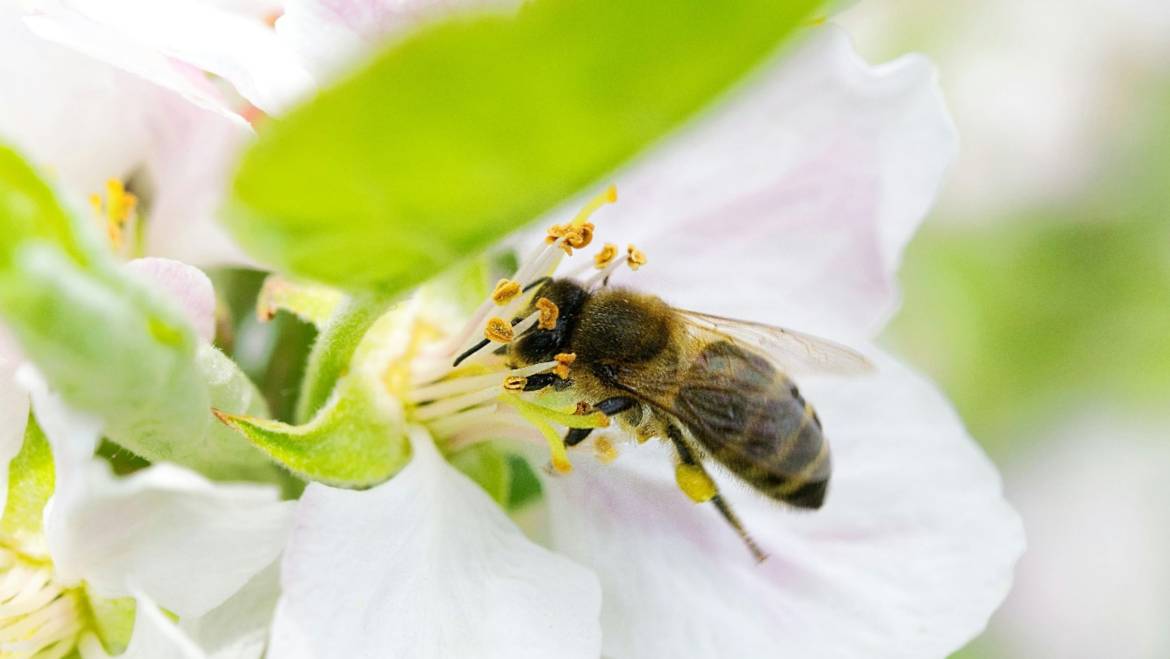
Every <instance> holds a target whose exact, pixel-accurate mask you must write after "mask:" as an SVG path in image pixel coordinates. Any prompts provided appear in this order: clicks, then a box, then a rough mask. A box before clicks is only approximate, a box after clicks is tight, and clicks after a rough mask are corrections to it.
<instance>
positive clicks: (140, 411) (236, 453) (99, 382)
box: [0, 147, 275, 477]
mask: <svg viewBox="0 0 1170 659" xmlns="http://www.w3.org/2000/svg"><path fill="white" fill-rule="evenodd" d="M93 234H94V232H93V230H92V228H91V227H89V226H88V225H86V224H84V223H82V222H80V221H78V220H76V219H75V218H74V217H73V216H72V215H71V214H70V213H68V211H67V210H65V209H64V208H63V206H62V205H61V204H60V203H59V202H58V200H57V197H56V195H55V194H54V192H53V191H52V189H51V188H50V187H49V186H48V185H47V184H45V183H44V182H43V181H42V180H41V179H40V178H39V177H38V176H37V175H36V173H35V172H34V171H33V169H32V168H31V167H30V166H29V165H28V164H27V163H26V162H25V161H24V160H23V159H22V158H21V157H20V156H19V155H17V154H16V153H15V152H14V151H12V150H10V149H7V148H5V147H0V236H2V238H0V314H2V315H3V317H4V321H5V324H6V326H7V327H8V328H9V329H11V330H12V332H13V334H15V335H16V338H17V339H18V340H19V342H20V345H21V348H22V350H23V351H24V354H25V355H26V356H28V357H29V358H30V359H31V360H32V361H33V362H35V363H36V365H37V367H38V369H39V370H40V371H41V372H42V373H43V374H44V375H45V377H46V378H47V379H48V381H49V383H50V384H51V385H52V387H53V388H54V389H55V390H56V391H58V392H59V393H60V395H61V396H62V397H63V398H64V399H65V400H66V401H68V402H69V403H70V404H71V405H74V406H76V407H77V408H79V409H82V410H86V411H88V412H91V413H94V414H97V415H99V416H100V417H101V418H102V420H103V422H104V429H105V433H106V435H107V436H108V437H109V438H110V439H112V440H113V441H115V442H117V443H118V444H121V445H122V446H125V447H126V448H127V449H129V450H130V451H132V452H134V453H135V454H137V455H140V456H142V457H144V458H146V459H148V460H151V461H157V460H170V461H173V462H177V463H180V464H185V465H187V466H190V467H193V468H195V469H199V470H200V471H203V472H204V473H206V474H208V475H210V476H213V477H218V476H221V475H232V476H239V475H243V474H245V473H246V474H249V475H260V474H270V473H275V472H274V470H273V469H272V467H271V465H269V464H268V463H267V462H266V460H265V459H264V456H263V455H262V454H261V453H259V452H257V451H255V450H254V449H252V448H251V447H249V446H248V445H247V444H246V443H244V442H241V441H240V440H239V438H238V437H236V436H234V435H232V434H231V433H226V432H223V429H221V428H219V427H218V424H215V423H214V419H213V418H212V416H211V409H210V408H211V403H212V399H213V397H214V398H215V399H217V400H218V402H219V404H220V405H221V406H224V407H228V408H231V409H232V410H233V411H240V412H242V411H245V409H255V408H253V399H251V398H250V397H244V396H243V392H244V389H245V387H244V385H242V384H240V383H239V382H234V383H231V384H230V385H229V381H230V380H232V378H233V377H234V376H232V375H231V374H230V373H228V371H230V370H231V368H233V367H234V365H233V364H230V361H228V362H227V364H224V363H223V362H220V361H218V360H216V358H215V357H214V355H213V356H211V357H208V358H207V359H210V360H212V361H215V362H216V363H215V364H211V365H210V366H209V368H203V367H204V366H208V364H207V362H206V361H205V360H201V361H199V362H197V359H196V352H197V349H198V342H197V340H196V338H195V335H194V332H193V331H192V330H191V328H190V327H189V326H188V325H187V321H186V319H185V317H184V316H183V313H182V311H181V310H179V309H178V308H177V307H176V306H175V305H174V304H173V303H172V302H171V301H170V300H169V299H165V298H164V297H163V296H162V295H159V294H157V293H156V292H155V291H154V290H153V289H151V288H150V287H148V286H145V285H143V284H141V283H139V282H138V281H137V280H135V279H134V278H132V277H130V276H129V275H128V274H127V273H126V272H125V271H124V270H123V269H122V268H121V267H120V265H119V264H118V263H116V262H115V261H113V260H112V258H111V257H110V256H109V255H108V254H106V253H105V252H103V251H102V250H101V249H100V243H98V242H97V241H96V239H95V238H94V235H93ZM208 350H211V349H210V348H209V349H208ZM212 352H214V351H212ZM217 354H218V353H217ZM221 357H222V356H221ZM223 359H224V361H227V360H226V358H223ZM212 376H214V377H215V378H217V379H216V380H215V381H209V380H207V379H206V378H207V377H212ZM240 377H242V376H240ZM224 386H228V387H229V388H230V393H231V396H237V395H238V396H237V397H236V398H233V399H231V400H228V398H229V395H228V394H227V393H226V392H227V391H228V390H227V389H224V388H223V387H224Z"/></svg>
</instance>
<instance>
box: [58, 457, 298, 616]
mask: <svg viewBox="0 0 1170 659" xmlns="http://www.w3.org/2000/svg"><path fill="white" fill-rule="evenodd" d="M54 448H56V445H54ZM54 457H56V454H54ZM76 471H77V473H76V474H74V475H73V477H72V478H70V479H69V480H67V481H64V480H58V482H57V492H56V494H55V495H54V497H53V500H52V503H51V505H50V508H49V510H48V512H47V513H46V516H45V533H46V537H47V538H48V541H49V552H50V554H51V555H52V557H53V563H54V565H55V567H56V569H57V574H58V575H59V576H60V578H61V579H63V580H65V581H80V580H84V581H85V582H86V583H87V584H88V585H89V586H90V588H92V589H93V590H94V592H96V593H97V594H98V595H100V596H102V597H108V598H113V597H124V596H127V595H129V594H132V591H133V590H135V589H139V590H141V591H142V592H144V593H147V594H148V595H150V597H151V598H153V599H154V600H155V601H157V602H158V603H159V604H160V605H161V606H163V607H165V608H166V609H168V610H170V611H173V612H175V613H177V614H178V615H179V616H180V617H187V616H200V615H203V614H205V613H207V612H208V611H210V610H212V609H214V608H215V607H217V606H219V605H220V604H222V603H223V602H224V601H225V600H227V599H228V598H229V597H230V596H231V595H232V594H233V593H235V592H237V591H238V590H240V588H241V587H243V586H244V584H246V583H248V581H249V580H250V579H252V577H253V576H255V575H256V574H257V573H259V572H260V571H261V570H263V569H264V568H266V567H267V566H269V565H271V564H272V562H273V561H274V560H276V557H277V556H278V555H279V554H280V552H281V550H282V549H283V548H284V544H285V541H286V539H287V537H288V532H289V528H290V526H291V524H292V513H293V510H292V505H293V504H292V503H291V502H282V501H280V500H279V496H278V493H277V492H276V490H275V489H273V488H269V487H263V486H256V485H244V484H239V485H225V484H218V483H212V482H210V481H208V480H206V479H204V478H203V477H201V476H199V475H197V474H195V473H194V472H190V471H187V470H185V469H182V468H180V467H176V466H173V465H170V464H165V463H164V464H156V465H154V466H152V467H149V468H147V469H144V470H142V471H140V472H136V473H135V474H133V475H131V476H128V477H126V478H117V477H115V476H114V475H113V474H112V473H111V472H110V469H109V466H108V465H106V464H105V463H102V462H99V461H97V460H90V461H89V462H88V463H86V464H83V465H80V468H79V469H77V470H76Z"/></svg>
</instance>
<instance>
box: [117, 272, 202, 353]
mask: <svg viewBox="0 0 1170 659" xmlns="http://www.w3.org/2000/svg"><path fill="white" fill-rule="evenodd" d="M126 267H127V268H128V269H129V270H130V271H131V272H133V273H134V274H136V275H140V276H141V277H143V278H144V279H145V280H146V281H149V282H152V283H154V284H156V285H158V286H159V287H160V288H161V289H162V291H163V292H165V293H166V294H167V295H168V296H169V297H170V299H171V301H172V302H174V303H175V304H177V305H179V308H180V309H182V310H183V313H184V314H185V315H186V316H187V320H188V321H190V323H191V327H193V328H194V329H195V332H196V333H197V334H199V337H200V338H201V339H203V340H204V341H208V342H210V341H211V340H212V339H214V338H215V289H214V288H213V287H212V285H211V280H210V279H208V277H207V275H205V274H203V271H202V270H200V269H199V268H196V267H193V266H189V265H187V264H186V263H182V262H180V261H175V260H172V259H161V258H157V257H147V258H142V259H135V260H133V261H130V262H129V263H127V264H126Z"/></svg>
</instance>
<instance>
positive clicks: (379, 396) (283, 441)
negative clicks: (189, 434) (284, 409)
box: [215, 373, 411, 489]
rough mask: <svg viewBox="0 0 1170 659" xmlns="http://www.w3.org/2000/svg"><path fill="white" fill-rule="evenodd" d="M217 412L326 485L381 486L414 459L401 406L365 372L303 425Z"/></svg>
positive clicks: (304, 474) (293, 469)
mask: <svg viewBox="0 0 1170 659" xmlns="http://www.w3.org/2000/svg"><path fill="white" fill-rule="evenodd" d="M215 414H216V416H218V417H219V419H220V420H221V421H223V422H224V424H226V425H227V426H229V427H231V428H233V429H235V430H236V431H238V432H239V433H241V434H243V435H244V437H246V438H247V439H248V441H250V442H251V443H252V444H253V445H255V446H256V447H258V448H259V449H260V450H261V451H263V452H264V453H266V454H267V455H268V456H269V457H270V458H271V459H272V460H274V461H276V463H277V464H279V465H281V466H283V467H285V468H286V469H288V470H289V471H291V472H293V473H294V474H296V475H298V476H300V477H302V478H305V479H308V480H313V481H319V482H322V483H326V484H328V485H334V486H337V487H347V488H354V489H357V488H365V487H370V486H373V485H377V484H378V483H381V482H383V481H385V480H386V479H388V478H390V477H391V476H393V475H394V474H396V473H398V471H399V470H401V469H402V467H403V466H405V465H406V463H407V462H408V461H409V460H410V455H411V449H410V441H409V439H408V438H407V436H406V427H405V423H404V420H403V415H402V408H401V405H400V404H399V403H398V402H397V401H395V400H393V399H392V398H390V396H389V394H387V393H385V392H382V391H378V390H377V387H376V384H375V383H371V382H368V381H367V379H366V377H365V375H364V374H358V373H355V374H352V375H350V376H347V377H346V378H344V379H342V380H341V382H339V383H338V387H337V390H336V391H335V392H334V395H333V397H332V398H330V399H329V402H328V403H326V405H325V407H323V408H322V409H321V410H320V411H319V412H318V413H317V415H316V416H315V417H313V419H312V420H311V421H310V422H308V423H306V424H303V425H299V426H293V425H289V424H287V423H281V422H280V421H272V420H268V419H260V418H256V417H250V416H238V415H233V414H229V413H227V412H222V411H218V410H217V411H216V412H215Z"/></svg>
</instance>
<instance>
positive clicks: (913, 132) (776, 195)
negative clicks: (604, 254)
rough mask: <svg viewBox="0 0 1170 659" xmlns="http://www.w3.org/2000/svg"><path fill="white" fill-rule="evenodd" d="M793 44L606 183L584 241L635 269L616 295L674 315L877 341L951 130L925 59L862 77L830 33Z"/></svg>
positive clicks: (947, 157)
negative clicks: (617, 254)
mask: <svg viewBox="0 0 1170 659" xmlns="http://www.w3.org/2000/svg"><path fill="white" fill-rule="evenodd" d="M809 32H810V33H809V35H808V39H807V41H806V42H805V43H803V44H801V45H800V46H799V47H797V48H796V49H795V51H794V52H793V53H791V54H789V55H788V56H786V57H784V58H782V59H781V60H780V61H778V62H777V63H776V64H775V65H774V66H771V67H770V68H767V69H766V70H764V71H761V72H760V73H759V74H758V75H757V76H756V77H755V79H753V80H751V81H749V84H748V85H747V86H746V87H745V89H744V90H743V91H742V92H741V93H739V94H736V95H733V96H732V97H731V98H730V99H729V101H728V102H727V103H726V105H724V106H721V107H717V108H715V110H714V111H713V112H712V113H711V114H710V115H709V116H706V117H704V118H702V119H700V120H699V121H698V122H697V123H696V124H695V125H692V126H690V127H688V128H687V129H686V130H685V131H684V132H683V133H681V134H680V135H678V136H677V137H676V138H675V139H673V140H670V141H668V142H666V143H665V144H664V145H663V146H662V148H659V149H656V150H654V151H653V152H651V153H650V154H649V155H648V156H646V157H645V158H643V159H642V160H640V161H638V162H635V163H634V164H633V165H631V166H630V167H629V168H628V169H627V170H626V171H625V172H619V173H617V174H615V175H614V177H613V181H614V182H615V183H616V184H617V186H618V201H617V203H616V204H615V205H613V206H612V207H606V208H604V209H602V210H601V211H599V212H598V214H597V223H598V232H597V239H598V241H601V242H604V241H612V242H616V243H619V244H620V245H621V246H622V248H623V249H624V246H625V243H627V242H633V243H635V244H637V245H638V247H640V248H641V249H643V250H644V251H645V252H646V253H647V255H648V257H649V263H648V264H647V265H646V266H645V267H643V268H642V269H640V270H639V271H638V272H637V273H633V274H630V273H623V274H620V275H619V276H618V277H619V279H620V281H622V282H623V283H630V284H632V285H635V286H637V287H639V288H643V289H646V290H649V291H652V292H655V293H658V294H660V295H662V296H664V297H665V298H666V299H667V301H669V302H671V303H673V304H675V305H676V306H680V307H684V308H694V309H698V310H702V311H706V312H710V313H716V314H720V315H727V316H733V317H740V318H747V319H753V320H757V321H763V322H770V323H779V324H784V325H788V326H791V327H794V328H797V329H804V330H810V331H816V332H820V333H826V334H830V335H836V336H843V337H850V336H854V335H856V336H860V335H864V334H865V333H869V332H873V331H876V330H877V329H878V328H880V326H881V325H882V324H883V322H884V321H885V319H886V317H887V315H888V314H889V313H890V312H891V310H892V309H893V308H894V306H895V305H896V302H897V292H896V285H895V282H894V272H895V270H896V269H897V267H898V262H899V258H900V253H901V250H902V248H903V246H904V245H905V243H906V242H907V241H908V240H909V238H910V236H911V234H912V233H913V232H914V230H915V228H916V227H917V226H918V223H919V222H920V221H921V220H922V218H923V216H924V215H925V214H926V212H927V210H928V209H929V207H930V204H931V202H932V200H933V199H934V197H935V194H936V192H937V190H938V188H939V185H940V182H941V180H942V175H943V172H944V170H945V169H946V166H947V164H948V163H949V162H950V161H951V159H952V158H953V156H954V154H955V149H956V137H955V131H954V129H953V127H952V124H951V121H950V119H949V117H948V116H947V112H946V109H945V107H944V105H943V102H942V99H941V96H940V94H939V89H938V86H937V84H936V81H935V74H934V70H933V69H932V68H931V66H930V64H929V63H928V62H927V61H926V60H924V59H923V58H921V57H916V56H907V57H903V58H900V59H898V60H895V61H893V62H890V63H888V64H884V65H880V66H870V65H869V64H867V63H865V62H864V61H862V60H861V59H860V58H859V57H858V55H857V54H856V53H855V52H854V51H853V49H852V46H851V45H850V42H849V40H848V38H847V36H846V35H845V34H844V33H842V32H841V31H839V30H837V29H835V28H833V27H828V28H823V29H815V30H810V31H809ZM566 213H567V211H565V210H562V211H558V216H564V215H566ZM558 221H563V219H559V220H558Z"/></svg>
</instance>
